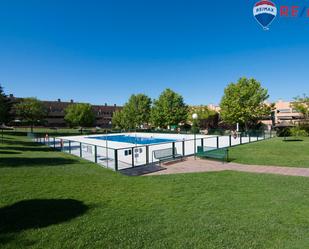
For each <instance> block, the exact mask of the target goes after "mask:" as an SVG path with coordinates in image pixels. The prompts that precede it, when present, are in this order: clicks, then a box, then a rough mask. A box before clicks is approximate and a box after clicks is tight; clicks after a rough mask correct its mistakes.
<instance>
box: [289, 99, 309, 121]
mask: <svg viewBox="0 0 309 249" xmlns="http://www.w3.org/2000/svg"><path fill="white" fill-rule="evenodd" d="M291 105H292V107H293V109H295V110H296V111H298V112H299V113H301V115H302V116H303V118H304V120H305V121H308V120H309V97H308V96H307V95H306V94H304V95H303V97H296V98H294V102H292V104H291Z"/></svg>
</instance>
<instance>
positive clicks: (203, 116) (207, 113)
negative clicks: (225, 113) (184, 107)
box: [188, 105, 218, 128]
mask: <svg viewBox="0 0 309 249" xmlns="http://www.w3.org/2000/svg"><path fill="white" fill-rule="evenodd" d="M194 113H196V114H197V116H198V118H197V120H194V119H193V118H192V115H193V114H194ZM216 115H218V113H217V112H216V111H213V110H210V109H209V108H208V107H207V106H205V105H199V106H190V107H189V113H188V121H189V122H190V123H191V124H192V125H195V126H196V127H197V128H201V125H202V122H205V121H206V120H208V119H210V118H213V117H215V116H216Z"/></svg>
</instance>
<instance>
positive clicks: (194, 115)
mask: <svg viewBox="0 0 309 249" xmlns="http://www.w3.org/2000/svg"><path fill="white" fill-rule="evenodd" d="M192 119H193V127H194V129H193V133H194V160H195V159H196V130H195V128H196V120H197V119H198V115H197V113H193V114H192Z"/></svg>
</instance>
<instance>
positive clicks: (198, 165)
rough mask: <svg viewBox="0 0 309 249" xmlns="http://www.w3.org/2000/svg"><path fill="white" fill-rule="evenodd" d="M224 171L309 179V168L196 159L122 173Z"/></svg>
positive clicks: (159, 173)
mask: <svg viewBox="0 0 309 249" xmlns="http://www.w3.org/2000/svg"><path fill="white" fill-rule="evenodd" d="M225 170H232V171H240V172H251V173H265V174H277V175H288V176H305V177H309V168H294V167H279V166H261V165H245V164H238V163H233V162H231V163H222V162H219V161H213V160H205V159H198V158H196V159H194V157H188V158H186V159H185V160H183V161H180V162H175V163H169V164H164V165H161V166H158V165H149V166H145V167H137V168H133V169H128V170H126V171H124V172H123V173H124V174H126V175H132V176H137V175H168V174H180V173H195V172H215V171H225Z"/></svg>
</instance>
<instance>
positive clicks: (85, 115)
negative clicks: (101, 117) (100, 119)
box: [64, 103, 95, 132]
mask: <svg viewBox="0 0 309 249" xmlns="http://www.w3.org/2000/svg"><path fill="white" fill-rule="evenodd" d="M64 120H65V121H66V122H67V123H68V124H69V125H70V126H71V127H73V126H80V127H81V132H82V128H83V127H91V126H92V125H94V121H95V115H94V112H93V110H92V107H91V105H90V104H84V103H78V104H71V105H69V106H68V107H67V108H66V109H65V117H64Z"/></svg>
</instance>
